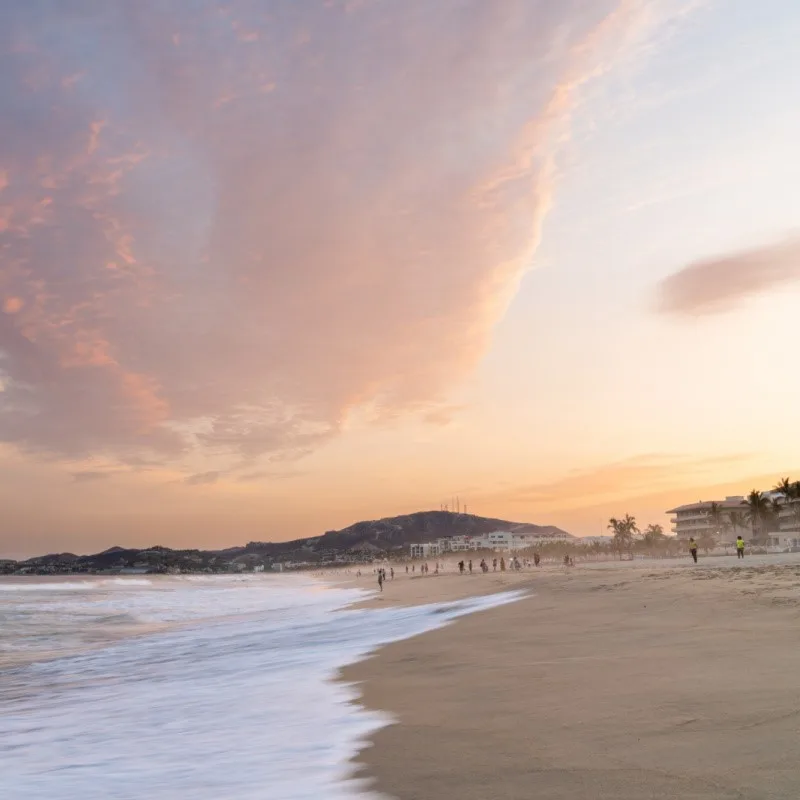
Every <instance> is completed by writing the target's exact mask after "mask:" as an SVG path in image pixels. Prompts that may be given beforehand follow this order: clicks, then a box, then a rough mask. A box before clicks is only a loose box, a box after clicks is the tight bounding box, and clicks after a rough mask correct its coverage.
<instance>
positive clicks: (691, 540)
mask: <svg viewBox="0 0 800 800" xmlns="http://www.w3.org/2000/svg"><path fill="white" fill-rule="evenodd" d="M689 552H690V553H691V554H692V558H693V559H694V563H695V564H696V563H697V542H696V541H695V540H694V537H693V536H690V537H689Z"/></svg>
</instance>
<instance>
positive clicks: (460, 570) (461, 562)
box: [458, 561, 464, 575]
mask: <svg viewBox="0 0 800 800" xmlns="http://www.w3.org/2000/svg"><path fill="white" fill-rule="evenodd" d="M458 571H459V572H460V573H461V574H462V575H463V574H464V562H463V561H459V562H458Z"/></svg>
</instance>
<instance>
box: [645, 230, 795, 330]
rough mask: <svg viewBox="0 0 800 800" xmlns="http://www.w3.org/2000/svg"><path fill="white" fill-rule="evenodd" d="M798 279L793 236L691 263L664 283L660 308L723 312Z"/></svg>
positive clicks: (673, 311)
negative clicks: (777, 241) (753, 296)
mask: <svg viewBox="0 0 800 800" xmlns="http://www.w3.org/2000/svg"><path fill="white" fill-rule="evenodd" d="M798 280H800V239H790V240H787V241H784V242H781V243H779V244H773V245H767V246H764V247H757V248H754V249H752V250H744V251H741V252H737V253H730V254H728V255H725V256H718V257H717V258H710V259H707V260H704V261H697V262H695V263H694V264H689V266H687V267H684V268H683V269H682V270H679V271H678V272H676V273H675V274H674V275H670V276H669V277H668V278H666V279H664V280H663V281H662V282H661V285H660V286H659V309H660V310H661V311H662V312H663V313H666V314H694V315H702V314H715V313H721V312H725V311H729V310H731V309H732V308H734V307H736V306H737V305H738V304H739V303H741V302H743V301H744V300H746V299H747V298H748V297H751V296H752V295H756V294H761V293H763V292H767V291H769V290H771V289H775V288H777V287H780V286H783V285H785V284H788V283H791V282H793V281H798Z"/></svg>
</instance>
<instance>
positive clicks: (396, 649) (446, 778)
mask: <svg viewBox="0 0 800 800" xmlns="http://www.w3.org/2000/svg"><path fill="white" fill-rule="evenodd" d="M778 560H780V559H778ZM761 561H762V563H763V565H761V566H754V565H753V564H754V562H752V561H751V562H749V563H748V562H745V566H741V565H740V564H737V563H736V560H735V559H708V560H701V564H700V566H699V567H691V566H690V565H689V564H688V562H687V561H686V560H685V559H684V560H682V561H679V562H676V563H675V564H668V565H659V564H658V563H657V562H656V563H652V564H642V563H636V564H617V565H614V564H610V565H609V564H606V565H596V566H580V565H579V566H577V567H575V568H574V569H573V570H564V569H563V568H555V567H550V568H544V569H542V570H539V571H537V572H536V573H535V574H533V575H531V574H530V573H522V574H511V573H506V574H504V575H502V576H501V575H499V574H497V575H496V574H493V573H490V574H489V575H474V576H471V577H470V576H464V577H460V576H457V575H444V576H439V577H433V576H430V577H427V578H417V579H414V580H412V579H408V580H406V579H405V576H404V575H403V576H399V577H398V579H396V580H395V582H394V584H392V583H391V582H390V583H389V584H388V585H387V587H386V591H385V592H384V595H383V597H380V598H377V599H376V600H374V601H371V602H373V603H374V604H389V603H401V602H414V603H417V602H436V601H440V600H445V599H451V598H452V599H457V598H458V597H463V596H465V594H467V593H475V592H479V593H483V592H484V591H486V590H488V591H496V590H502V589H509V588H527V589H528V590H529V591H531V592H532V596H530V597H527V598H526V599H524V600H521V601H520V602H518V603H515V604H512V605H507V606H502V607H499V608H496V609H493V610H490V611H486V612H481V613H478V614H475V615H472V616H470V617H466V618H462V619H461V620H459V621H458V622H456V623H455V624H453V625H451V626H449V627H447V628H445V629H443V630H440V631H434V632H432V633H428V634H425V635H423V636H420V637H417V638H415V639H411V640H408V641H405V642H398V643H395V644H391V645H389V646H387V647H385V648H383V649H382V650H380V651H379V652H378V653H377V654H376V655H375V656H374V657H372V658H371V659H369V660H368V661H365V662H362V663H360V664H357V665H354V666H352V667H349V668H348V669H347V670H346V671H345V673H344V675H343V677H344V679H345V680H348V681H354V682H359V683H361V688H362V691H363V695H364V702H365V703H366V704H367V705H368V706H370V707H372V708H376V709H381V710H384V711H388V712H390V713H391V714H392V715H394V717H395V718H396V719H397V724H395V725H391V726H389V727H388V728H385V729H383V730H382V731H379V732H378V733H377V734H376V735H375V737H374V742H373V744H372V746H370V747H368V748H367V749H365V750H364V751H363V753H362V754H361V756H360V759H359V765H360V772H361V774H364V775H367V776H369V777H371V778H373V779H374V781H375V787H376V789H378V790H379V791H381V792H383V793H385V794H387V795H389V796H392V797H395V798H398V799H399V800H433V799H434V798H435V800H451V799H452V800H478V799H480V800H500V798H502V799H503V800H533V799H538V798H547V799H548V800H549V799H552V798H559V800H561V798H563V799H564V800H566V799H567V798H569V800H578V799H579V798H591V799H594V798H597V799H598V800H606V798H607V799H608V800H612V798H613V799H614V800H634V798H635V800H642V799H643V798H658V799H661V798H681V799H682V800H696V799H699V798H703V800H707V799H709V798H714V799H715V800H717V799H719V800H722V798H725V800H733V798H738V799H739V800H742V798H747V800H750V798H752V799H753V800H757V799H760V798H764V799H765V800H766V798H770V800H781V799H782V798H786V799H787V800H788V799H789V798H792V800H794V798H797V797H798V796H800V736H798V734H799V733H800V690H799V689H798V685H799V684H800V563H798V562H797V559H789V561H790V562H794V563H788V564H783V565H776V564H771V563H770V559H764V560H761ZM368 583H370V584H371V581H369V582H368Z"/></svg>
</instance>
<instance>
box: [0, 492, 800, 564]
mask: <svg viewBox="0 0 800 800" xmlns="http://www.w3.org/2000/svg"><path fill="white" fill-rule="evenodd" d="M666 513H667V514H669V515H670V521H671V523H672V530H671V535H670V534H667V533H666V532H665V531H664V530H663V528H662V526H661V525H658V524H651V525H648V526H646V527H644V528H640V526H639V524H638V523H637V521H636V519H635V518H634V517H632V516H630V515H625V516H624V517H621V518H612V519H610V520H609V521H608V535H607V536H590V537H582V538H578V537H575V536H573V535H572V534H570V533H568V532H567V531H564V530H562V529H560V528H557V527H555V526H553V525H535V524H532V523H526V522H510V521H508V520H502V519H494V518H490V517H481V516H477V515H475V514H467V513H461V512H452V511H447V510H440V511H420V512H417V513H415V514H407V515H402V516H397V517H389V518H386V519H380V520H371V521H365V522H357V523H356V524H354V525H351V526H349V527H347V528H343V529H342V530H338V531H327V532H326V533H324V534H323V535H321V536H316V537H310V538H306V539H296V540H294V541H290V542H250V543H248V544H246V545H243V546H241V547H230V548H225V549H222V550H174V549H172V548H169V547H162V546H153V547H148V548H144V549H137V548H126V547H119V546H117V547H111V548H109V549H107V550H104V551H102V552H101V553H95V554H92V555H76V554H74V553H50V554H47V555H43V556H37V557H34V558H29V559H26V560H22V561H14V560H10V559H5V560H2V559H0V575H65V574H81V573H83V574H117V575H137V574H182V573H206V574H213V573H236V572H265V571H270V572H279V571H284V570H301V569H320V568H330V567H344V566H348V565H362V564H370V563H373V562H376V561H386V560H391V561H396V562H397V561H400V562H402V561H406V560H413V559H431V558H437V557H444V556H446V555H447V554H453V553H462V552H467V551H470V552H480V551H487V552H488V551H493V552H508V553H511V552H514V553H522V554H524V553H531V554H533V553H534V552H538V553H540V554H541V555H542V556H543V557H545V558H548V557H549V558H554V559H561V558H563V556H564V555H566V554H568V555H574V556H576V557H577V558H579V559H580V558H592V559H598V558H610V557H620V558H621V557H623V555H625V556H627V557H634V556H641V557H670V556H675V555H679V554H682V553H685V552H686V549H687V548H686V543H687V541H688V540H689V538H690V537H691V538H692V539H694V540H695V541H696V543H697V546H698V548H700V549H701V550H702V551H703V552H705V553H706V554H718V555H723V554H726V553H729V552H731V550H732V548H734V547H735V540H736V538H737V537H739V536H741V537H742V538H744V540H745V541H746V542H747V546H748V548H749V549H750V550H751V551H756V552H769V551H773V552H774V551H789V550H798V549H800V482H797V481H791V480H790V479H789V478H783V479H782V480H781V481H779V482H778V483H777V484H776V486H775V487H774V488H773V489H772V490H770V491H766V492H761V491H758V490H755V489H754V490H753V491H751V492H750V494H748V495H747V496H744V495H741V496H729V497H726V498H724V499H722V500H707V501H698V502H696V503H688V504H685V505H681V506H678V507H676V508H672V509H669V510H668V511H667V512H666Z"/></svg>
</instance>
